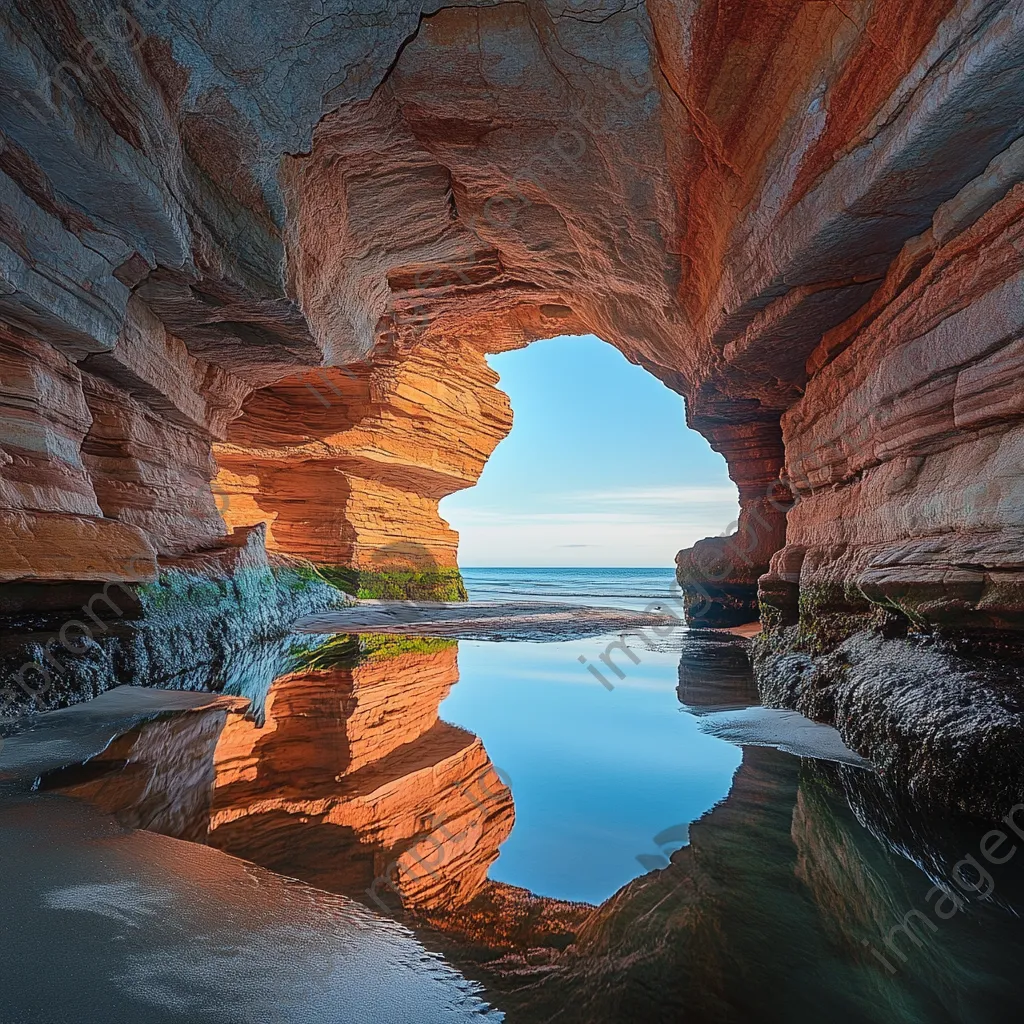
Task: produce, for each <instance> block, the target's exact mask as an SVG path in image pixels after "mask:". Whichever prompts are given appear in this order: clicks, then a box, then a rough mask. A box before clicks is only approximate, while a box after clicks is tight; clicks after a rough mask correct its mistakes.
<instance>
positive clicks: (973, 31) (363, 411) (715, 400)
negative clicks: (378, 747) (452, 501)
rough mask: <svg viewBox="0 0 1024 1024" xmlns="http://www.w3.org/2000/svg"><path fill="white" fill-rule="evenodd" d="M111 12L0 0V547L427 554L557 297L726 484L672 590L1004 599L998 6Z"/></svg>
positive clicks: (362, 558) (700, 594) (888, 601)
mask: <svg viewBox="0 0 1024 1024" xmlns="http://www.w3.org/2000/svg"><path fill="white" fill-rule="evenodd" d="M129 7H131V8H132V10H131V11H130V12H126V9H124V8H120V9H119V10H118V11H117V12H112V11H110V10H107V9H106V8H105V7H104V5H103V4H99V5H95V4H94V5H86V4H80V3H76V2H74V0H72V2H70V3H68V4H63V5H61V13H60V16H59V17H48V16H47V15H46V13H45V5H44V6H43V7H40V8H38V10H37V9H36V8H33V9H32V10H23V9H22V7H20V6H16V7H15V9H13V10H11V11H6V12H4V14H3V19H4V22H5V33H4V35H3V39H4V42H3V44H2V45H3V48H4V54H3V61H2V66H3V68H4V69H5V70H4V72H3V77H2V78H0V88H2V89H3V90H4V95H5V96H9V97H11V98H12V99H11V102H9V103H6V104H5V105H4V112H3V114H2V115H0V132H2V139H0V141H2V145H0V198H2V200H3V207H2V209H3V211H4V212H3V215H2V217H0V242H2V243H3V259H2V261H0V321H2V324H3V325H4V326H3V332H4V333H3V354H2V355H0V366H2V367H3V378H2V379H3V385H2V386H0V416H2V422H3V423H4V425H5V431H4V434H3V436H2V438H0V453H2V454H0V514H2V515H3V516H4V517H5V519H6V521H7V522H8V523H10V524H13V529H14V530H16V534H15V537H16V540H15V541H13V542H9V543H6V546H4V547H2V548H0V580H3V581H8V582H13V583H17V584H25V583H26V582H29V581H31V582H32V583H33V585H36V584H42V583H50V582H59V581H67V580H83V581H89V580H103V579H109V578H115V577H117V578H121V579H130V580H142V579H145V578H148V577H150V576H152V574H153V572H154V571H155V569H156V568H157V562H156V560H159V562H160V564H173V562H174V560H175V559H179V558H181V557H184V556H186V555H188V554H190V553H194V552H196V551H202V550H205V549H210V548H212V547H216V546H217V545H219V544H221V543H222V538H223V537H224V535H225V533H226V530H227V526H229V525H230V526H251V525H254V524H256V523H258V522H266V523H268V524H269V531H268V537H269V539H270V544H271V546H272V547H273V548H274V549H276V550H278V551H280V552H284V553H287V554H292V555H299V556H301V557H303V558H307V559H309V560H310V561H312V562H314V563H316V564H318V565H321V566H324V567H326V568H328V569H333V570H337V569H341V570H344V571H348V572H354V573H356V574H357V575H358V574H360V573H372V572H375V571H378V570H379V571H380V572H382V573H385V574H386V573H388V572H395V571H411V572H416V571H419V570H424V571H429V570H438V571H440V572H441V573H444V572H451V571H453V570H454V567H455V564H456V538H455V536H454V535H453V534H452V533H451V531H449V530H448V528H447V526H446V525H445V524H444V523H443V522H442V521H441V520H440V519H439V517H438V515H437V501H438V500H439V498H441V497H442V496H444V495H445V494H449V493H451V492H452V491H454V490H457V489H458V488H459V487H465V486H469V485H471V484H472V483H473V481H474V480H475V479H476V478H477V476H478V474H479V472H480V469H481V467H482V465H483V463H484V461H485V460H486V458H487V456H488V454H489V453H490V451H491V450H493V448H494V445H495V444H496V443H497V441H498V440H499V439H500V438H501V436H502V435H503V434H504V433H505V432H506V431H507V429H508V426H509V417H508V409H507V405H506V403H505V400H504V399H503V398H502V397H501V396H500V394H499V393H497V392H496V391H495V390H494V387H493V384H494V378H493V375H492V374H491V373H490V371H489V370H488V369H487V367H486V364H485V363H484V359H483V357H484V354H486V353H491V352H499V351H505V350H508V349H511V348H515V347H517V346H521V345H524V344H527V343H529V342H530V341H532V340H535V339H537V338H541V337H546V336H553V335H557V334H560V333H579V332H594V333H596V334H598V335H599V336H600V337H602V338H604V339H605V340H607V341H608V342H609V343H611V344H613V345H615V346H617V347H618V348H619V349H621V350H622V352H624V353H625V354H626V355H627V357H628V358H630V359H632V360H634V361H635V362H637V363H639V364H640V365H642V366H644V367H646V368H647V369H649V370H650V371H651V372H652V373H654V374H655V375H656V376H658V377H659V378H660V379H661V380H663V381H665V383H666V384H668V385H669V386H670V387H672V388H673V389H675V390H676V391H678V392H679V393H680V394H682V395H683V396H684V397H685V399H686V403H687V414H688V421H689V423H690V425H691V426H692V427H693V428H694V429H697V430H699V431H701V432H702V433H703V434H704V435H705V436H706V437H707V438H708V440H709V441H710V443H711V444H712V446H713V447H715V448H716V449H717V450H719V451H721V452H722V453H723V455H724V456H725V458H726V460H727V462H728V464H729V471H730V473H731V475H732V478H733V479H734V480H735V481H736V483H737V486H738V488H739V491H740V497H741V505H742V510H743V511H742V515H741V517H740V530H739V534H738V535H737V538H736V539H735V540H730V541H723V540H719V539H714V540H712V541H710V542H704V544H703V545H698V546H697V547H695V548H694V549H692V550H690V551H687V552H684V553H681V555H680V560H679V565H680V576H681V579H683V581H684V584H685V585H686V586H687V588H688V589H689V590H690V592H691V594H690V596H691V602H690V603H691V609H696V608H697V605H698V603H699V602H700V601H703V602H704V604H705V605H706V606H707V608H706V611H707V612H708V614H707V619H708V621H710V620H712V619H714V618H715V617H716V616H718V617H719V618H723V617H724V618H726V619H729V618H733V619H735V618H738V617H744V616H749V615H751V614H754V612H755V609H756V602H757V596H756V595H757V587H758V579H759V578H760V579H761V584H760V587H761V593H762V595H763V603H764V604H765V606H766V607H769V608H771V609H774V610H773V611H772V612H771V613H770V617H773V618H772V623H774V624H775V625H778V626H780V627H781V626H783V625H785V624H786V623H790V622H792V621H793V619H794V618H795V617H796V612H795V611H794V609H796V608H797V605H798V603H799V599H798V592H799V591H800V589H801V588H803V590H804V591H805V592H806V593H805V597H806V600H805V601H804V604H805V606H806V607H807V608H811V607H813V606H814V605H815V602H818V603H819V604H820V603H821V601H824V602H825V603H829V602H832V603H833V604H834V605H835V606H836V608H837V609H838V608H839V606H840V605H841V606H842V614H844V615H845V614H847V613H849V614H852V615H859V614H862V613H864V614H867V613H871V614H874V611H875V610H876V609H878V608H884V609H885V610H886V612H885V614H888V612H889V611H891V610H893V609H895V610H896V612H898V614H899V615H902V616H904V617H908V616H909V617H910V618H911V619H913V620H914V621H916V622H918V623H922V624H925V625H936V624H941V625H945V626H954V627H956V628H964V629H972V628H976V627H985V628H999V629H1005V628H1008V627H1012V628H1014V629H1016V628H1017V626H1018V625H1019V622H1020V621H1022V620H1021V617H1020V614H1019V613H1020V612H1021V610H1022V609H1024V606H1022V605H1021V603H1020V596H1019V591H1018V581H1017V579H1016V574H1017V572H1018V567H1017V564H1016V563H1015V562H1014V560H1013V555H1012V551H1013V550H1014V549H1015V547H1016V546H1018V544H1019V539H1020V538H1019V533H1020V530H1021V529H1022V528H1024V524H1022V523H1021V521H1020V516H1019V514H1018V511H1017V510H1019V508H1020V507H1021V506H1020V502H1018V501H1016V498H1015V497H1014V493H1013V491H1014V486H1015V485H1014V479H1015V471H1014V470H1012V469H1010V468H1009V467H1010V466H1012V465H1015V464H1016V462H1019V460H1016V455H1015V453H1016V449H1017V448H1018V446H1019V445H1018V439H1017V435H1016V424H1017V423H1018V421H1019V419H1020V409H1019V408H1018V405H1017V401H1016V399H1015V397H1014V394H1013V384H1012V382H1013V381H1014V379H1015V374H1017V371H1018V369H1019V366H1020V353H1019V352H1018V346H1017V342H1018V340H1019V333H1020V332H1019V330H1018V325H1017V323H1016V314H1017V311H1018V310H1019V306H1020V301H1019V294H1018V291H1017V290H1016V289H1017V283H1016V276H1017V275H1018V274H1019V272H1020V269H1021V266H1020V261H1021V248H1020V245H1019V240H1018V239H1016V237H1015V235H1014V228H1013V223H1014V218H1015V216H1016V210H1017V203H1018V202H1019V200H1018V199H1015V198H1014V196H1015V195H1016V193H1015V191H1014V189H1015V188H1016V187H1017V186H1018V184H1019V183H1020V182H1021V181H1022V180H1024V163H1022V156H1021V153H1020V151H1019V147H1018V146H1017V144H1016V140H1017V139H1018V138H1019V137H1020V135H1021V121H1020V110H1019V106H1020V104H1019V97H1020V95H1021V93H1022V91H1024V71H1022V70H1021V68H1020V66H1019V64H1020V62H1019V60H1018V56H1019V53H1020V50H1021V48H1022V46H1024V14H1022V12H1021V11H1020V9H1019V5H1013V4H1009V3H1005V2H1002V0H971V2H970V3H966V4H960V5H957V6H954V5H952V3H950V2H949V0H939V2H932V3H925V2H923V0H856V2H842V3H806V2H802V0H771V2H768V0H765V2H740V0H728V2H720V3H710V2H704V0H698V2H694V3H683V2H681V0H651V2H650V3H648V4H645V5H640V6H635V5H634V6H629V5H626V6H622V5H621V4H620V3H619V2H618V0H614V2H612V0H598V2H596V3H594V4H590V5H589V6H586V7H579V6H573V5H570V7H568V8H567V7H565V5H556V4H548V3H545V2H537V3H529V4H521V3H516V4H508V3H498V4H490V3H481V4H480V5H479V6H476V5H474V4H472V3H471V4H468V5H463V6H459V7H441V8H437V9H433V8H422V7H418V6H417V5H415V4H413V5H412V6H410V7H408V8H407V9H403V10H402V11H392V12H389V13H388V14H386V15H384V14H382V15H380V16H376V15H374V16H373V17H369V16H367V17H365V18H359V17H355V16H350V15H348V14H343V13H340V12H335V11H333V10H327V11H325V12H324V13H323V15H322V17H320V16H316V15H315V12H311V11H309V10H308V9H307V7H308V5H303V4H299V3H291V2H284V3H281V4H278V5H277V6H276V7H275V9H274V31H273V32H272V33H267V32H266V31H264V29H263V28H262V27H259V26H263V25H264V24H265V19H264V18H263V16H262V12H261V11H260V10H259V9H258V8H255V9H253V11H252V12H250V14H249V16H247V17H244V18H239V17H237V16H236V15H235V14H234V13H232V12H231V11H229V10H228V9H227V8H226V7H224V5H216V4H211V3H208V2H207V0H185V3H184V5H183V6H182V5H177V6H176V7H175V10H174V11H173V12H164V11H162V10H157V9H155V8H153V7H152V5H142V4H139V5H137V9H136V5H133V4H129ZM126 13H130V15H131V17H130V18H126V17H125V15H126ZM108 15H110V17H107V16H108ZM125 22H127V23H128V24H127V27H126V25H125ZM112 36H116V37H117V38H115V39H113V40H112V39H111V37H112ZM82 40H92V41H94V43H95V41H97V40H98V41H101V42H102V41H107V42H113V43H114V45H110V46H106V47H104V48H103V59H102V60H97V61H92V62H89V66H88V67H86V66H83V61H82V59H81V54H79V53H78V49H77V48H79V47H80V45H81V41H82ZM69 66H70V67H71V68H72V71H71V72H69V71H68V68H69ZM69 75H70V77H69ZM72 81H73V82H74V83H75V84H71V83H72ZM55 95H56V96H57V99H56V100H55V99H54V96H55ZM968 337H970V338H973V339H974V342H972V343H968V342H967V341H966V339H967V338H968ZM211 457H212V458H213V459H214V460H215V461H211ZM1017 475H1019V474H1017ZM214 477H215V478H216V484H215V486H214V489H215V492H216V497H215V496H214V491H212V490H211V488H210V484H209V481H210V480H211V478H214ZM780 481H781V484H780ZM951 481H955V486H954V484H953V483H951ZM955 489H959V490H960V491H963V492H964V493H969V494H970V495H971V496H972V497H971V498H970V501H969V503H968V504H969V505H970V507H969V508H967V507H966V506H965V499H964V498H963V494H961V495H960V496H959V497H952V496H951V495H952V492H953V490H955ZM794 500H796V503H797V506H796V509H795V510H794V511H793V512H790V513H788V516H787V510H788V507H789V505H790V504H792V503H793V501H794ZM954 506H955V508H954ZM221 512H223V513H224V515H223V516H221V515H220V514H219V513H221ZM55 517H56V518H55ZM787 519H788V522H787ZM225 520H226V522H225ZM54 543H61V544H65V545H66V546H67V549H68V553H67V554H66V555H65V556H63V557H62V558H55V557H54V556H53V554H52V551H51V550H50V548H51V547H52V545H53V544H54ZM87 545H89V547H90V549H89V550H88V551H86V546H87ZM780 551H781V552H782V553H781V554H776V552H780ZM668 554H669V553H668V552H666V557H668ZM773 554H775V561H774V563H772V567H771V572H767V570H768V568H769V561H770V559H771V557H772V555H773ZM819 584H820V585H819ZM829 595H831V596H829ZM696 617H698V618H699V617H700V616H699V615H698V616H696Z"/></svg>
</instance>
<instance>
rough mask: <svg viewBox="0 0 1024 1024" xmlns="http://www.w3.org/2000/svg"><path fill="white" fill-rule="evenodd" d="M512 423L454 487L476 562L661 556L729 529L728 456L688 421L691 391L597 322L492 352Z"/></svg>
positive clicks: (458, 526) (669, 559) (613, 562)
mask: <svg viewBox="0 0 1024 1024" xmlns="http://www.w3.org/2000/svg"><path fill="white" fill-rule="evenodd" d="M487 362H488V365H489V366H490V367H491V368H492V369H493V370H495V371H496V372H497V373H498V374H499V375H500V379H499V381H498V383H497V387H498V388H499V389H500V390H501V391H503V392H505V394H507V395H508V397H509V401H510V404H511V408H512V411H513V414H514V419H513V424H512V429H511V430H510V431H509V433H508V435H507V436H506V437H505V439H504V440H502V441H501V442H500V443H499V444H498V446H497V447H496V449H495V450H494V452H493V454H492V455H491V457H490V458H489V459H488V460H487V463H486V465H485V466H484V468H483V471H482V473H481V475H480V479H479V481H478V482H477V483H476V484H475V485H474V486H472V487H469V488H465V489H463V490H459V491H457V492H455V493H453V494H451V495H449V496H447V497H445V498H443V499H442V501H441V503H440V512H441V516H442V517H443V518H444V519H445V520H447V521H448V523H449V524H450V525H451V526H452V527H453V528H454V529H455V530H456V531H457V533H458V534H459V538H460V539H459V565H460V567H461V568H462V569H463V572H464V573H465V572H466V571H467V570H470V571H472V570H475V569H479V568H486V567H494V566H516V567H524V568H526V567H533V568H538V567H543V568H554V567H562V568H568V567H632V568H639V567H648V568H652V567H657V568H666V567H669V566H671V565H672V563H673V559H674V557H675V553H676V551H678V550H679V548H680V547H685V546H689V545H692V544H693V543H695V542H696V541H697V540H699V539H701V538H703V537H707V536H710V535H720V534H723V533H728V532H731V529H732V528H734V526H735V521H736V518H737V514H738V508H737V490H736V486H735V484H734V483H733V482H732V481H731V480H730V479H729V477H728V473H727V466H726V463H725V460H724V459H723V458H722V456H721V455H719V454H718V453H717V452H715V451H713V450H712V449H711V447H710V446H709V444H708V443H707V441H706V440H705V439H704V438H703V437H702V436H701V435H700V434H698V433H697V432H696V431H693V430H691V429H689V428H688V427H687V425H686V422H685V410H684V406H683V400H682V398H681V397H680V396H679V395H678V394H676V393H675V392H673V391H671V390H670V389H669V388H667V387H666V386H665V385H664V384H663V383H662V382H661V381H659V380H658V379H657V378H655V377H654V376H653V375H652V374H650V373H649V372H648V371H646V370H645V369H643V368H642V367H640V366H638V365H636V364H635V363H631V362H630V361H628V360H627V359H626V358H625V357H624V356H623V355H622V354H621V352H620V351H619V350H618V349H617V348H615V347H613V346H612V345H610V344H607V343H605V342H604V341H602V340H601V339H599V338H598V337H597V336H596V335H593V334H590V335H568V336H567V335H562V336H559V337H554V338H550V339H546V340H540V341H536V342H533V343H532V344H530V345H528V346H526V347H525V348H521V349H516V350H512V351H507V352H502V353H498V354H495V355H490V356H488V357H487Z"/></svg>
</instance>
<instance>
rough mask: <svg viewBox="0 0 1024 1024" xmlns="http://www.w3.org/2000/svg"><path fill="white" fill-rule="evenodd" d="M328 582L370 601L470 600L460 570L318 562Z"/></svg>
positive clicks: (318, 569) (320, 575)
mask: <svg viewBox="0 0 1024 1024" xmlns="http://www.w3.org/2000/svg"><path fill="white" fill-rule="evenodd" d="M314 571H315V572H316V574H317V575H318V576H319V577H320V578H321V579H322V580H324V581H325V582H327V583H330V584H331V585H332V586H334V587H337V588H338V589H339V590H341V591H344V592H345V593H346V594H351V595H353V596H354V597H358V598H359V599H360V600H364V601H366V600H369V601H466V600H468V599H469V595H468V594H467V593H466V585H465V583H463V581H462V573H461V572H459V570H458V569H422V570H413V569H380V570H369V569H353V568H350V567H349V566H344V565H318V566H317V567H316V569H315V570H314Z"/></svg>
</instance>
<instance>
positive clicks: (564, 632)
mask: <svg viewBox="0 0 1024 1024" xmlns="http://www.w3.org/2000/svg"><path fill="white" fill-rule="evenodd" d="M681 626H682V623H681V621H680V620H679V619H678V618H677V617H676V616H674V615H672V614H665V613H660V614H659V613H655V614H649V613H646V612H631V611H627V610H625V609H622V608H601V607H591V606H585V605H560V604H559V605H556V604H552V603H550V602H544V601H517V602H483V601H465V602H459V603H443V602H430V601H423V602H417V601H360V602H359V603H358V604H354V605H350V606H349V607H346V608H339V609H337V610H335V611H330V612H324V613H323V614H320V615H310V616H307V617H305V618H303V619H300V620H299V621H298V622H297V623H296V624H295V629H296V631H297V632H300V633H321V634H322V633H391V634H395V635H401V636H433V637H450V638H452V639H456V640H535V641H544V640H570V639H574V638H576V637H585V636H598V635H600V634H602V633H621V632H628V631H630V630H635V629H642V628H645V627H653V628H654V631H655V633H656V635H657V634H659V633H660V634H661V635H665V634H667V633H668V632H669V631H670V630H671V629H673V628H675V627H681Z"/></svg>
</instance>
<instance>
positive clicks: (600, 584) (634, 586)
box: [462, 567, 680, 611]
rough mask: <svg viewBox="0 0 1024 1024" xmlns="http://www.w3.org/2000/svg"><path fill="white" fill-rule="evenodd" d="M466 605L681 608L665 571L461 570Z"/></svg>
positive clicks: (672, 581) (671, 577) (671, 572)
mask: <svg viewBox="0 0 1024 1024" xmlns="http://www.w3.org/2000/svg"><path fill="white" fill-rule="evenodd" d="M462 578H463V579H464V580H465V583H466V590H467V591H468V592H469V598H470V600H471V601H552V602H557V603H559V604H583V605H604V606H607V607H613V608H628V609H630V610H631V611H642V610H643V609H644V608H647V607H648V606H649V605H652V604H654V603H658V602H670V606H671V607H672V608H674V609H675V610H678V609H679V607H680V595H679V587H678V585H677V584H676V581H675V570H674V569H667V568H664V569H663V568H658V569H651V568H637V569H614V568H589V567H587V568H576V567H570V568H551V567H542V568H507V567H500V568H493V567H492V568H480V567H473V568H468V569H463V570H462Z"/></svg>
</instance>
